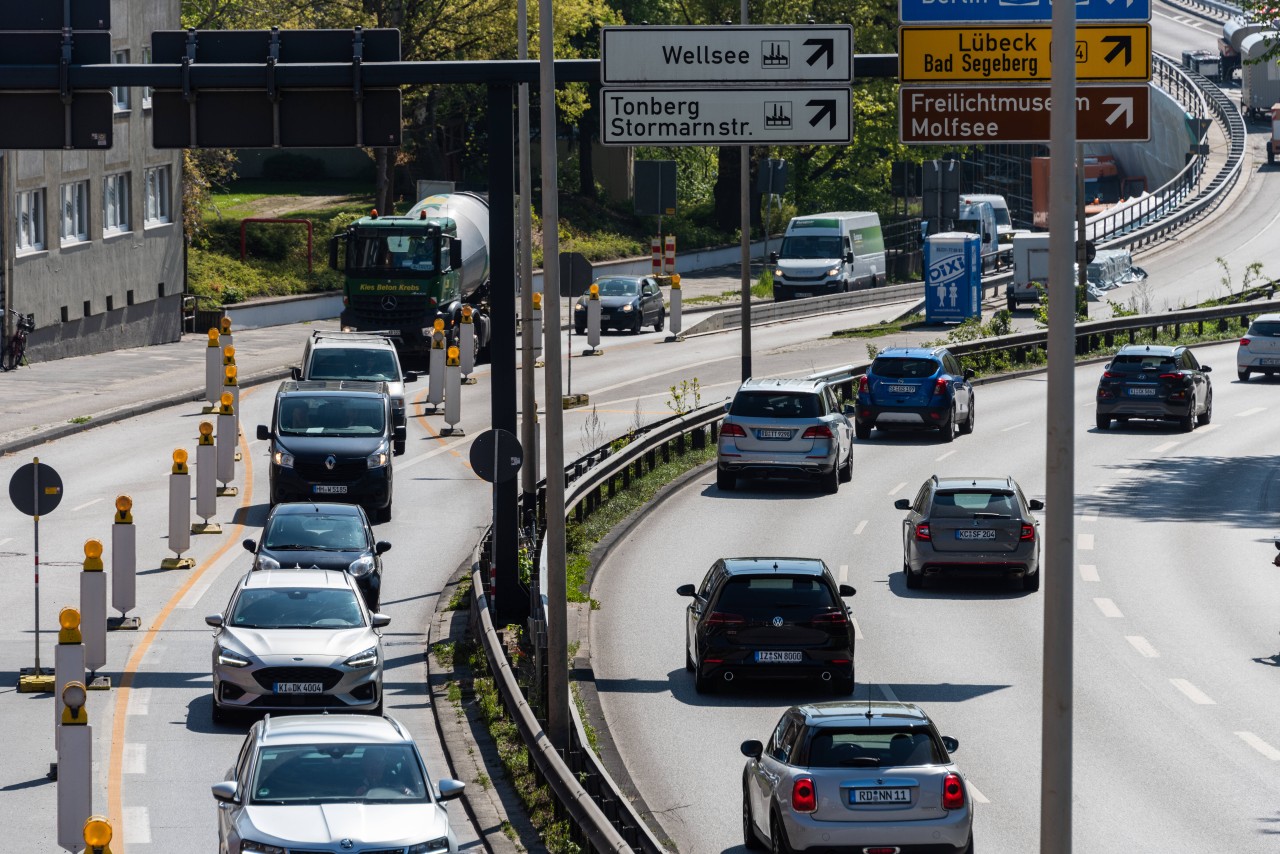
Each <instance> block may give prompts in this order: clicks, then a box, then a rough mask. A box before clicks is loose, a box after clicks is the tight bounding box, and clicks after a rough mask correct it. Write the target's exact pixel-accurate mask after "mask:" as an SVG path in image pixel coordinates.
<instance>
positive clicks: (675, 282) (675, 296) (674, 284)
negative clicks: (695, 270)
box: [667, 275, 684, 341]
mask: <svg viewBox="0 0 1280 854" xmlns="http://www.w3.org/2000/svg"><path fill="white" fill-rule="evenodd" d="M681 299H682V292H681V290H680V276H679V275H675V276H672V277H671V336H670V337H669V338H667V340H668V341H683V340H684V338H683V336H681V335H680V301H681Z"/></svg>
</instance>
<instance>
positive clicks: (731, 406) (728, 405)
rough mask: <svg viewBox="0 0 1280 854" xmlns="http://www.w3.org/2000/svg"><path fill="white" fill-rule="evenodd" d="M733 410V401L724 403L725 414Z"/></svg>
mask: <svg viewBox="0 0 1280 854" xmlns="http://www.w3.org/2000/svg"><path fill="white" fill-rule="evenodd" d="M731 408H733V401H732V400H726V401H725V402H724V411H725V412H728V411H729V410H730V409H731Z"/></svg>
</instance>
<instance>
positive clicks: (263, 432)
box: [258, 424, 271, 442]
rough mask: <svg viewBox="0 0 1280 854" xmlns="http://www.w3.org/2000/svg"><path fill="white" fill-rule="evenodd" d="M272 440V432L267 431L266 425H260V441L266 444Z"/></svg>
mask: <svg viewBox="0 0 1280 854" xmlns="http://www.w3.org/2000/svg"><path fill="white" fill-rule="evenodd" d="M270 438H271V431H270V430H268V429H267V425H266V424H259V425H258V441H259V442H266V441H268V440H269V439H270Z"/></svg>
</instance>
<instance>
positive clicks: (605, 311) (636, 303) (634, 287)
mask: <svg viewBox="0 0 1280 854" xmlns="http://www.w3.org/2000/svg"><path fill="white" fill-rule="evenodd" d="M595 284H596V286H597V288H598V290H599V293H600V329H601V331H603V330H605V329H609V328H610V327H612V328H613V329H618V330H621V331H623V332H636V333H638V332H640V330H641V329H643V328H644V327H646V326H652V327H653V331H654V332H661V331H662V327H663V325H664V324H665V323H666V322H667V309H666V306H665V305H664V304H663V301H662V289H661V288H659V287H658V283H657V282H656V281H655V280H654V279H651V278H650V277H648V276H606V277H605V278H603V279H600V280H599V281H597V282H596V283H595ZM587 301H588V297H587V296H586V295H585V294H584V295H583V296H580V297H578V298H577V299H576V300H574V303H573V328H574V331H575V332H576V333H577V334H578V335H583V334H585V333H586V331H587Z"/></svg>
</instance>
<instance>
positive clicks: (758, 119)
mask: <svg viewBox="0 0 1280 854" xmlns="http://www.w3.org/2000/svg"><path fill="white" fill-rule="evenodd" d="M851 102H852V98H851V96H850V92H849V88H848V87H847V86H846V87H827V88H823V87H819V88H812V89H736V88H735V89H665V90H664V89H601V90H600V105H601V110H600V141H601V142H602V143H604V144H605V145H735V144H741V145H826V144H829V143H848V142H852V141H853V115H852V109H851Z"/></svg>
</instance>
